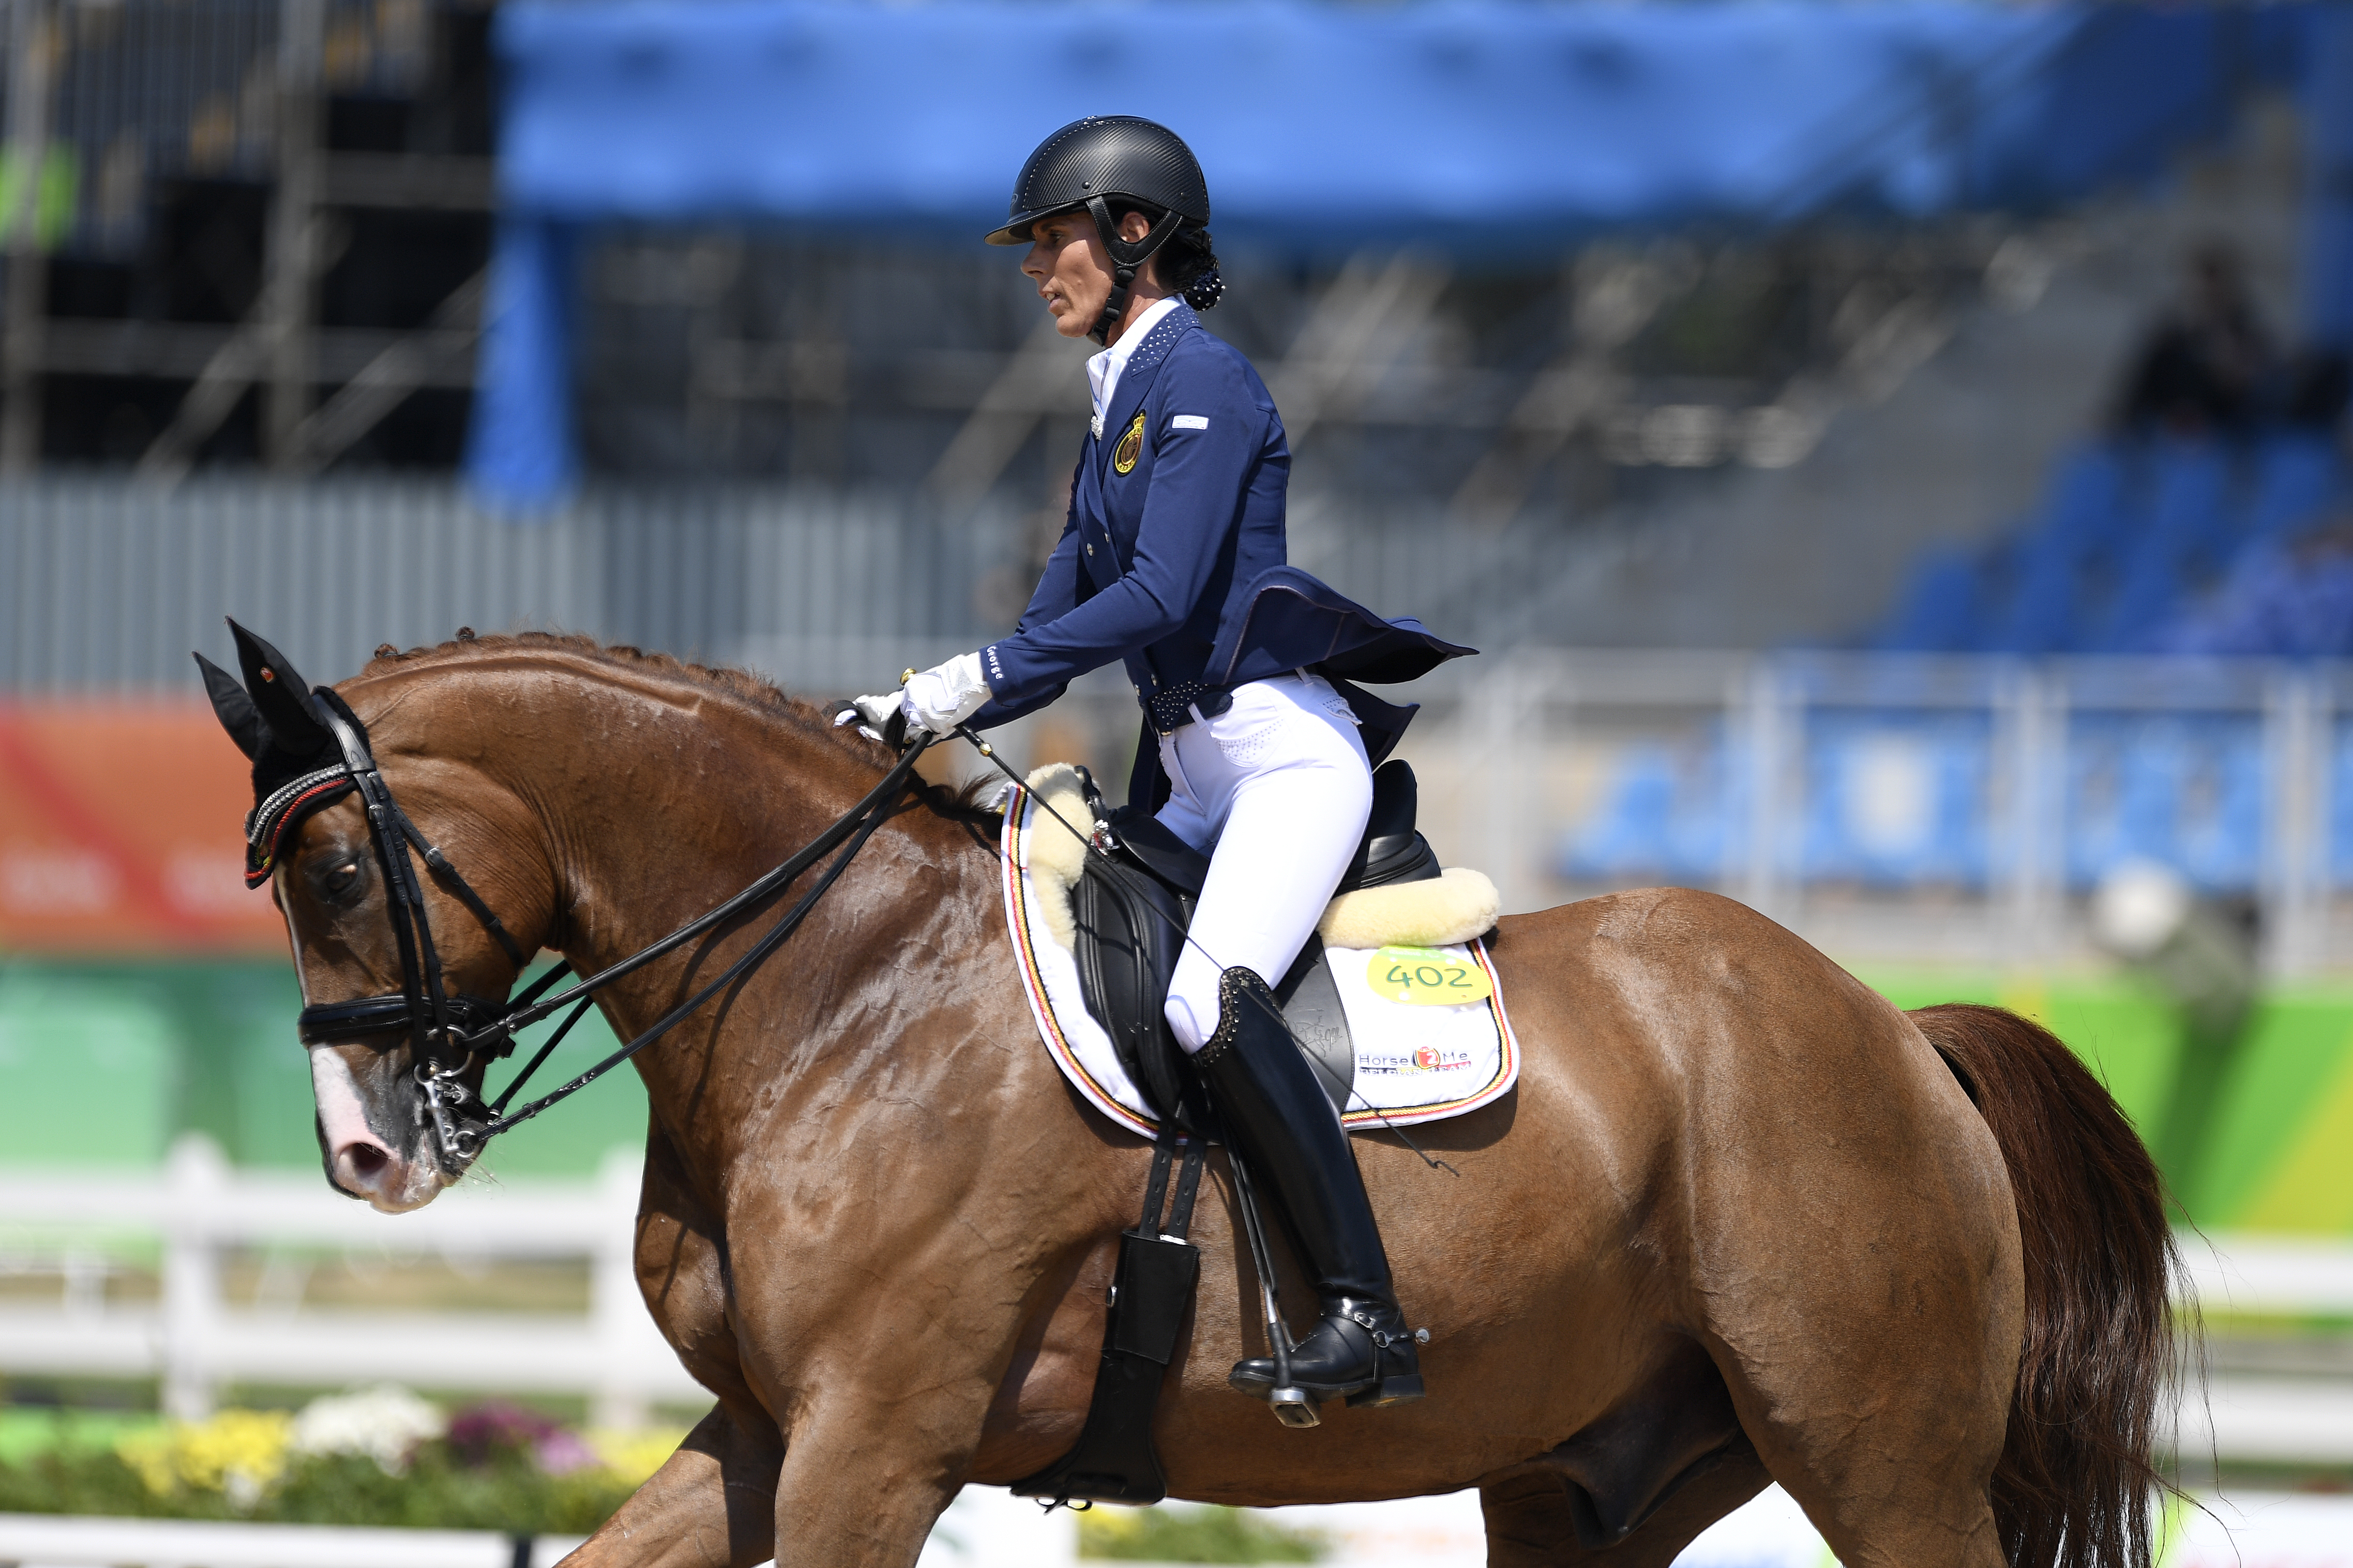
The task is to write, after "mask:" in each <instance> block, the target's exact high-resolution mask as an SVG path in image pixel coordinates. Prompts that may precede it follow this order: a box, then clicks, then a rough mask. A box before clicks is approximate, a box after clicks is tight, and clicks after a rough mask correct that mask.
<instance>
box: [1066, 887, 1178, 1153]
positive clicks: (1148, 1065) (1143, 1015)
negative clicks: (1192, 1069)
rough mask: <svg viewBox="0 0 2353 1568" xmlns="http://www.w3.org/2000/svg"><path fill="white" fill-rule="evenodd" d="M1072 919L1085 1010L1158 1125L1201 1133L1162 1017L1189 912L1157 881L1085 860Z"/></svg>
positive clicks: (1073, 892)
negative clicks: (1163, 1122) (1166, 1122)
mask: <svg viewBox="0 0 2353 1568" xmlns="http://www.w3.org/2000/svg"><path fill="white" fill-rule="evenodd" d="M1191 918H1192V910H1189V909H1187V907H1186V905H1185V901H1184V900H1181V899H1180V898H1178V896H1177V895H1176V891H1175V889H1171V888H1170V887H1168V886H1167V885H1166V883H1164V882H1162V881H1160V880H1159V879H1157V878H1155V877H1152V876H1148V875H1146V874H1145V872H1144V871H1142V870H1141V869H1139V868H1133V867H1130V866H1116V865H1110V864H1106V863H1105V862H1104V860H1103V858H1102V857H1101V856H1094V855H1091V856H1089V857H1088V858H1087V862H1086V869H1085V871H1084V872H1083V873H1082V875H1081V876H1080V878H1079V880H1078V884H1077V886H1075V887H1073V888H1072V889H1071V923H1072V924H1073V925H1074V926H1075V927H1076V928H1077V936H1078V942H1077V958H1078V964H1079V984H1080V987H1081V989H1082V991H1083V992H1084V993H1085V995H1086V1002H1087V1010H1088V1011H1089V1012H1091V1013H1092V1014H1093V1015H1094V1016H1095V1021H1096V1022H1097V1023H1099V1024H1101V1025H1102V1026H1103V1032H1104V1033H1106V1034H1108V1035H1109V1036H1110V1037H1111V1043H1112V1049H1113V1051H1114V1052H1116V1053H1117V1054H1118V1056H1119V1060H1120V1065H1121V1066H1122V1067H1124V1068H1126V1069H1127V1072H1128V1077H1129V1078H1130V1079H1132V1080H1133V1081H1134V1084H1135V1086H1136V1087H1137V1088H1138V1089H1142V1090H1143V1091H1144V1093H1145V1096H1146V1097H1147V1098H1148V1099H1150V1100H1151V1101H1152V1105H1153V1109H1154V1110H1155V1111H1157V1112H1158V1113H1159V1114H1160V1116H1161V1117H1162V1118H1163V1119H1167V1120H1174V1121H1176V1125H1177V1126H1179V1127H1181V1128H1183V1129H1184V1130H1185V1131H1187V1132H1199V1131H1202V1130H1204V1129H1205V1128H1206V1126H1207V1119H1206V1118H1205V1117H1204V1116H1202V1115H1201V1114H1200V1109H1199V1105H1198V1099H1199V1090H1198V1087H1197V1086H1196V1085H1195V1083H1194V1082H1193V1078H1192V1075H1191V1074H1190V1073H1189V1072H1187V1070H1185V1067H1184V1063H1183V1059H1182V1057H1183V1053H1182V1052H1181V1051H1180V1050H1179V1048H1178V1047H1177V1045H1176V1038H1175V1037H1174V1036H1172V1035H1171V1034H1170V1033H1169V1030H1168V1021H1167V1019H1166V1016H1164V1015H1163V1011H1162V1009H1163V1005H1164V1004H1165V1003H1166V1000H1167V997H1168V983H1169V981H1170V980H1171V979H1172V978H1174V977H1175V975H1176V960H1177V957H1178V956H1179V954H1180V953H1181V952H1182V951H1183V946H1184V941H1185V937H1184V933H1185V930H1186V927H1187V925H1188V924H1190V922H1191Z"/></svg>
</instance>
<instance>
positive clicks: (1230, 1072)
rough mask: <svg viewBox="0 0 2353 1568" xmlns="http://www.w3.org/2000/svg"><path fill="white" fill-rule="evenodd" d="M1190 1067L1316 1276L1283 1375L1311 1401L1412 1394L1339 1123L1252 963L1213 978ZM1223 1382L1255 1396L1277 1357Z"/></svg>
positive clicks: (1380, 1258)
mask: <svg viewBox="0 0 2353 1568" xmlns="http://www.w3.org/2000/svg"><path fill="white" fill-rule="evenodd" d="M1193 1067H1194V1068H1195V1070H1196V1071H1198V1073H1199V1074H1200V1075H1201V1081H1202V1082H1203V1083H1204V1084H1206V1085H1207V1086H1208V1090H1209V1099H1210V1100H1211V1101H1212V1103H1213V1104H1214V1105H1215V1106H1216V1108H1217V1113H1218V1121H1219V1123H1220V1125H1222V1126H1223V1127H1224V1129H1225V1134H1226V1137H1227V1139H1228V1140H1229V1142H1231V1143H1232V1144H1233V1146H1234V1148H1235V1149H1236V1150H1237V1151H1239V1152H1240V1154H1241V1156H1242V1158H1243V1160H1244V1161H1246V1162H1247V1163H1249V1165H1250V1176H1251V1179H1252V1180H1253V1181H1254V1182H1255V1183H1257V1184H1259V1185H1260V1186H1261V1187H1262V1188H1266V1189H1271V1191H1272V1193H1273V1194H1274V1196H1275V1199H1276V1201H1277V1202H1278V1203H1279V1204H1280V1205H1282V1211H1283V1215H1284V1217H1285V1218H1286V1219H1287V1220H1288V1221H1289V1222H1290V1230H1291V1234H1292V1237H1293V1239H1294V1240H1295V1241H1296V1242H1297V1243H1298V1245H1299V1251H1300V1256H1301V1257H1302V1258H1304V1259H1305V1261H1306V1263H1307V1268H1308V1272H1309V1274H1310V1275H1311V1276H1312V1277H1313V1278H1314V1281H1315V1298H1316V1302H1317V1305H1318V1306H1319V1307H1320V1308H1321V1309H1322V1312H1323V1321H1321V1322H1319V1323H1317V1324H1316V1325H1315V1329H1314V1332H1312V1333H1310V1334H1309V1335H1308V1336H1307V1337H1306V1338H1305V1339H1304V1340H1303V1341H1301V1342H1300V1344H1299V1348H1298V1349H1296V1350H1294V1351H1293V1352H1291V1381H1292V1382H1293V1384H1296V1385H1297V1386H1298V1387H1300V1388H1302V1389H1303V1390H1305V1391H1306V1392H1307V1393H1308V1394H1311V1395H1313V1396H1314V1398H1316V1399H1318V1400H1324V1399H1336V1398H1341V1397H1344V1396H1345V1397H1346V1398H1347V1400H1348V1403H1349V1404H1351V1405H1398V1404H1402V1403H1404V1402H1405V1401H1407V1400H1409V1399H1419V1398H1420V1397H1421V1363H1420V1359H1419V1356H1418V1355H1417V1354H1416V1353H1415V1350H1414V1337H1413V1333H1412V1331H1411V1330H1409V1329H1408V1328H1407V1327H1406V1322H1405V1315H1404V1314H1403V1313H1402V1312H1400V1311H1399V1310H1398V1304H1397V1289H1396V1287H1395V1286H1393V1285H1392V1284H1391V1283H1390V1281H1389V1262H1388V1254H1386V1253H1385V1252H1384V1251H1383V1250H1382V1248H1381V1233H1380V1228H1379V1226H1377V1225H1375V1224H1374V1223H1373V1205H1372V1204H1371V1202H1370V1201H1369V1200H1367V1199H1366V1196H1365V1179H1364V1177H1363V1176H1362V1175H1360V1174H1359V1173H1357V1170H1356V1153H1355V1152H1354V1151H1353V1150H1351V1149H1350V1148H1349V1147H1348V1134H1347V1131H1346V1130H1345V1129H1344V1128H1343V1127H1342V1126H1341V1125H1340V1118H1339V1115H1338V1113H1337V1112H1335V1110H1333V1109H1332V1101H1331V1100H1329V1099H1327V1098H1326V1097H1325V1095H1324V1089H1323V1086H1322V1085H1320V1084H1318V1083H1317V1082H1316V1081H1315V1069H1314V1067H1312V1066H1311V1065H1309V1063H1308V1060H1307V1058H1306V1057H1305V1056H1303V1054H1301V1052H1300V1049H1299V1047H1297V1046H1296V1045H1295V1044H1293V1041H1292V1038H1291V1031H1290V1030H1289V1029H1288V1028H1287V1027H1286V1026H1284V1024H1283V1022H1282V1007H1281V1006H1280V1005H1278V1004H1277V1003H1276V1002H1275V999H1274V994H1273V993H1272V992H1271V991H1270V990H1268V989H1267V984H1266V982H1265V981H1264V980H1262V979H1261V978H1260V977H1259V976H1258V975H1257V974H1255V973H1252V972H1251V971H1250V970H1247V969H1240V968H1235V969H1229V970H1227V971H1226V972H1225V973H1224V974H1223V975H1222V976H1220V977H1219V982H1218V1032H1217V1033H1216V1034H1215V1035H1212V1036H1211V1037H1209V1043H1208V1045H1206V1046H1203V1047H1201V1049H1200V1050H1199V1052H1198V1054H1196V1055H1195V1056H1194V1058H1193ZM1227 1381H1229V1382H1230V1383H1231V1384H1233V1385H1234V1386H1235V1387H1236V1388H1238V1389H1240V1390H1241V1391H1242V1392H1243V1393H1244V1394H1251V1395H1254V1396H1255V1397H1258V1398H1261V1399H1263V1398H1265V1397H1266V1396H1267V1394H1268V1393H1269V1392H1270V1391H1271V1389H1273V1388H1274V1386H1275V1375H1274V1363H1273V1362H1272V1361H1271V1360H1269V1359H1267V1358H1264V1357H1254V1358H1252V1359H1250V1360H1248V1361H1243V1362H1239V1363H1236V1364H1235V1366H1234V1370H1233V1373H1232V1375H1231V1376H1230V1377H1229V1379H1228V1380H1227Z"/></svg>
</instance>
